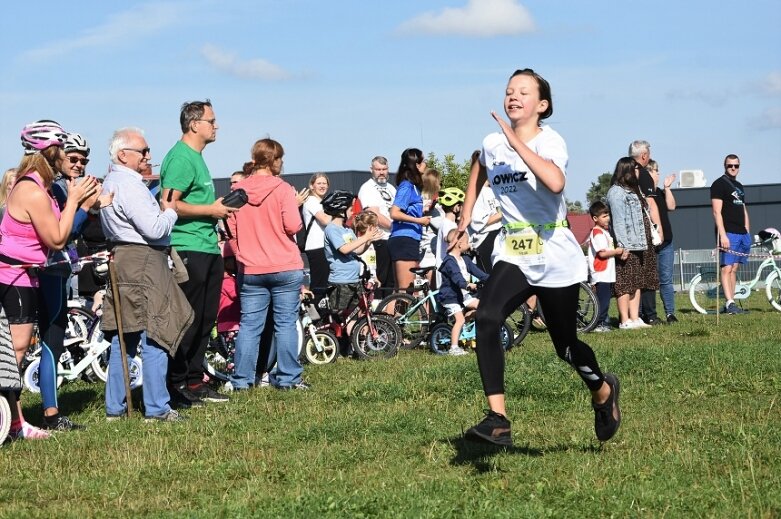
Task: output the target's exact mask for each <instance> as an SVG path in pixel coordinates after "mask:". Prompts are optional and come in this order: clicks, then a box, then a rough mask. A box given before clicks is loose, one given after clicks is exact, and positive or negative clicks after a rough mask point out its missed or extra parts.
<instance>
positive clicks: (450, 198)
mask: <svg viewBox="0 0 781 519" xmlns="http://www.w3.org/2000/svg"><path fill="white" fill-rule="evenodd" d="M438 196H439V198H437V202H439V205H441V206H442V207H453V206H454V205H456V204H460V203H462V202H463V201H464V198H466V195H465V194H464V192H463V191H461V190H460V189H458V188H457V187H446V188H445V189H442V190H440V191H439V193H438Z"/></svg>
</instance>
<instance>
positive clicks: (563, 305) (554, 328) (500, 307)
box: [475, 261, 604, 396]
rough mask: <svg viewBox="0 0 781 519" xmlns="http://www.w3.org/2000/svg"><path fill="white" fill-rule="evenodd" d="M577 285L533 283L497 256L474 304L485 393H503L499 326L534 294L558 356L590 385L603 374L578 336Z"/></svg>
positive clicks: (593, 386) (595, 385) (597, 385)
mask: <svg viewBox="0 0 781 519" xmlns="http://www.w3.org/2000/svg"><path fill="white" fill-rule="evenodd" d="M579 290H580V286H579V285H578V284H574V285H572V286H569V287H561V288H547V287H538V286H531V285H529V282H528V281H527V280H526V277H525V276H524V275H523V273H522V272H521V270H520V269H519V268H518V267H516V266H515V265H511V264H509V263H506V262H504V261H499V262H498V263H497V264H496V265H494V270H493V273H492V274H491V276H490V277H489V278H488V281H487V282H486V284H485V286H484V287H483V290H482V292H480V306H478V307H477V318H476V319H477V320H476V324H475V326H476V328H477V366H478V368H479V369H480V378H481V380H482V382H483V391H484V392H485V394H486V396H490V395H496V394H504V350H503V349H502V345H501V343H500V342H499V330H500V327H501V325H502V323H503V322H504V320H505V319H507V316H509V315H510V314H511V313H512V312H513V311H514V310H515V309H516V308H518V307H519V306H520V305H521V303H523V302H524V301H526V300H527V299H529V296H531V295H536V296H537V298H538V299H539V302H540V304H541V305H542V307H543V308H544V309H545V323H546V324H547V325H548V334H549V335H550V338H551V340H552V341H553V347H554V348H555V349H556V354H557V355H558V356H559V358H560V359H562V360H563V361H565V362H567V363H568V364H570V365H571V366H572V367H573V368H574V369H575V371H576V372H577V374H578V375H579V376H580V378H581V380H583V382H584V383H585V384H586V386H587V387H588V388H589V389H590V390H592V391H594V390H597V389H599V388H600V387H601V386H602V382H603V381H604V377H603V376H602V372H601V371H600V369H599V364H597V359H596V357H595V356H594V351H593V350H592V349H591V348H590V347H589V346H588V345H587V344H586V343H585V342H583V341H581V340H580V339H578V329H577V311H578V291H579Z"/></svg>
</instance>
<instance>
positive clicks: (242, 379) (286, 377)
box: [231, 270, 304, 389]
mask: <svg viewBox="0 0 781 519" xmlns="http://www.w3.org/2000/svg"><path fill="white" fill-rule="evenodd" d="M303 281H304V272H303V271H301V270H288V271H285V272H274V273H272V274H243V273H241V272H240V273H239V275H238V276H237V282H238V285H239V291H240V294H241V295H240V296H239V298H240V300H241V323H240V324H239V333H238V336H237V337H236V352H235V353H234V356H233V361H234V371H233V375H231V384H232V385H233V387H234V388H235V389H246V388H247V387H249V386H251V385H253V384H254V383H255V373H256V367H257V362H258V350H259V345H260V335H261V333H262V332H263V328H264V327H265V325H266V313H267V311H268V309H269V306H270V307H271V312H273V315H274V350H276V351H275V352H272V355H273V354H274V353H276V359H277V365H276V366H275V367H274V368H273V369H272V370H271V372H270V373H269V380H270V382H271V384H272V385H274V386H277V387H288V386H293V385H295V384H298V383H299V382H301V374H302V373H303V371H304V368H303V367H302V366H301V361H300V360H299V358H298V333H297V332H296V321H297V320H298V308H299V305H300V293H301V284H302V283H303Z"/></svg>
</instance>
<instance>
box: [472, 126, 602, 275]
mask: <svg viewBox="0 0 781 519" xmlns="http://www.w3.org/2000/svg"><path fill="white" fill-rule="evenodd" d="M526 145H527V146H528V147H529V148H531V150H532V151H534V152H535V153H536V154H537V155H539V156H541V157H542V158H544V159H548V160H550V161H551V162H553V163H554V164H556V166H558V167H559V169H561V171H562V172H563V173H564V174H565V175H566V168H567V161H568V160H569V156H568V154H567V145H566V143H565V142H564V139H563V138H562V137H561V135H559V134H558V133H556V132H555V131H554V130H553V129H552V128H551V127H550V126H543V127H542V131H540V132H539V133H538V134H537V135H536V136H535V137H534V138H533V139H532V140H531V141H529V142H527V143H526ZM480 163H481V164H483V165H484V166H485V167H486V169H487V172H488V180H489V182H490V184H491V188H492V189H493V192H494V195H495V196H496V199H497V200H498V201H499V207H500V209H501V210H502V224H503V225H505V226H507V225H508V224H510V225H512V224H515V225H518V224H521V225H523V224H532V225H534V227H526V228H525V229H523V230H517V229H516V230H514V231H512V230H511V231H509V232H505V231H503V232H501V233H500V234H499V236H498V237H497V240H496V246H497V249H495V250H494V252H495V253H496V261H505V262H507V263H512V264H514V265H517V266H518V268H520V269H521V272H523V274H524V276H526V279H527V280H528V282H529V284H530V285H535V286H541V287H565V286H570V285H574V284H576V283H579V282H581V281H585V280H586V278H587V272H588V269H587V265H586V257H585V255H584V254H583V251H582V250H581V248H580V245H578V242H577V240H576V239H575V236H574V235H573V234H572V231H570V230H569V228H566V227H562V226H560V225H561V222H563V221H565V220H566V218H567V205H566V203H565V201H564V193H563V192H562V193H559V194H555V193H552V192H551V191H550V190H548V188H546V187H545V186H543V185H542V184H537V177H535V176H534V175H533V174H532V172H531V171H530V170H529V167H528V166H527V165H526V164H525V163H524V162H523V160H521V157H520V156H519V155H518V153H516V152H515V150H514V149H512V147H510V144H509V143H508V142H507V138H506V137H505V136H504V134H503V133H500V132H497V133H492V134H490V135H488V136H487V137H486V138H485V139H483V150H482V153H481V154H480ZM544 225H551V226H553V225H558V226H556V227H553V228H549V229H544V228H543V227H542V226H544ZM530 233H531V236H530ZM537 236H539V239H540V240H541V243H540V242H539V241H538V240H537ZM525 244H529V245H530V247H529V248H525V247H526V245H525ZM524 252H526V253H527V254H522V253H524Z"/></svg>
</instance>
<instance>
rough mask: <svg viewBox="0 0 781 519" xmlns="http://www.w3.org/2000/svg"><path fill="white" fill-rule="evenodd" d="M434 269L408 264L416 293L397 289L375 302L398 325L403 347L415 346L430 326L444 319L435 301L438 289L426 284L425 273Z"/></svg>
mask: <svg viewBox="0 0 781 519" xmlns="http://www.w3.org/2000/svg"><path fill="white" fill-rule="evenodd" d="M433 270H436V267H422V268H411V269H410V272H412V273H413V274H415V285H414V286H415V287H416V288H417V290H416V293H417V294H418V295H419V297H415V296H414V295H412V294H408V293H406V292H397V293H393V294H390V295H389V296H387V297H385V298H384V299H383V300H382V301H380V302H379V304H378V305H377V312H378V313H384V314H387V315H390V316H391V317H393V319H394V321H395V322H396V324H398V325H399V326H400V327H401V330H402V334H403V341H402V344H401V347H402V348H406V349H411V348H415V347H417V346H418V345H419V344H421V343H422V342H423V341H425V340H426V339H427V338H428V336H429V330H430V329H431V327H432V326H434V325H435V324H436V323H437V322H441V321H444V318H443V317H442V313H441V310H440V305H439V303H438V302H437V299H436V295H437V294H438V293H439V291H438V290H432V289H431V287H430V286H429V283H428V279H427V278H426V274H427V273H429V272H431V271H433Z"/></svg>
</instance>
